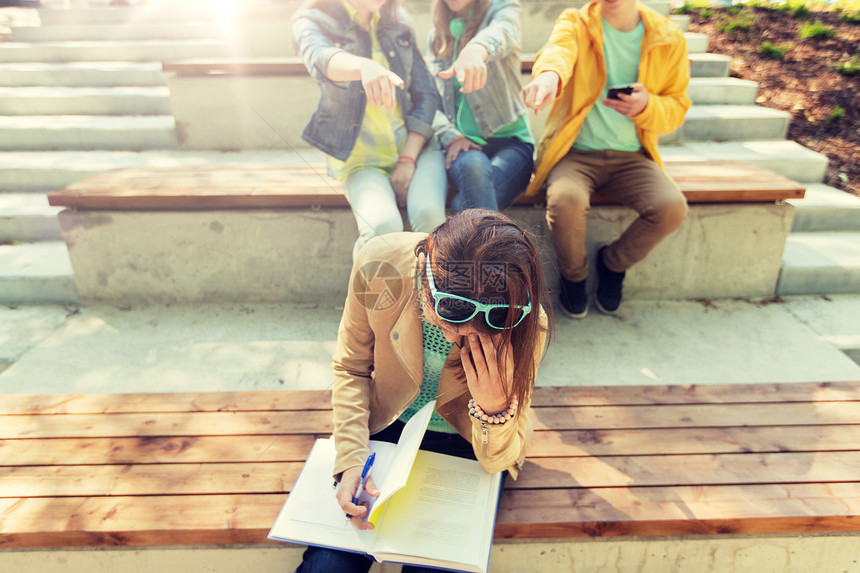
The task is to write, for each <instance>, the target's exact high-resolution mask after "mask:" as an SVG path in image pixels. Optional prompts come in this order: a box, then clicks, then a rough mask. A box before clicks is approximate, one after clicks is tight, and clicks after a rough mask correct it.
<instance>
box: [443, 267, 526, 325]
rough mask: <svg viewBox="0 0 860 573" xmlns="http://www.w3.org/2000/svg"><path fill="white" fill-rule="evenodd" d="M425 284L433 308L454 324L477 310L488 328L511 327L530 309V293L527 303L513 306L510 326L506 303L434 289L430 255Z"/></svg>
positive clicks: (508, 308)
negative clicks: (431, 298) (484, 301)
mask: <svg viewBox="0 0 860 573" xmlns="http://www.w3.org/2000/svg"><path fill="white" fill-rule="evenodd" d="M426 259H427V285H428V286H429V287H430V296H431V297H433V302H434V305H435V306H434V307H433V308H434V310H435V311H436V314H437V315H438V316H439V318H441V319H442V320H447V321H448V322H453V323H456V324H459V323H463V322H468V321H470V320H472V319H473V318H474V317H475V315H476V314H478V313H479V312H483V313H484V320H485V321H486V323H487V325H488V326H490V328H495V329H497V330H505V329H507V328H513V327H515V326H516V325H518V324H519V323H521V322H522V321H523V319H524V318H525V317H526V316H527V315H528V314H529V313H530V312H531V311H532V301H531V295H529V302H528V304H527V305H525V306H523V305H517V306H515V307H513V311H514V312H515V313H516V314H515V315H514V317H513V318H514V320H513V323H512V324H511V326H507V324H506V323H507V320H508V311H509V310H511V307H510V306H508V305H506V304H485V303H483V302H478V301H476V300H472V299H471V298H466V297H464V296H459V295H456V294H451V293H447V292H441V291H438V290H436V282H435V281H434V280H433V270H432V269H431V268H430V257H429V256H427V257H426Z"/></svg>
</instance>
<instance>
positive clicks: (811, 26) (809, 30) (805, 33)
mask: <svg viewBox="0 0 860 573" xmlns="http://www.w3.org/2000/svg"><path fill="white" fill-rule="evenodd" d="M835 35H836V28H831V27H830V26H825V25H824V24H822V23H821V20H816V21H815V22H814V23H809V22H807V23H806V24H804V25H803V26H801V27H800V33H799V36H798V37H799V38H800V39H801V40H807V39H817V38H832V37H833V36H835Z"/></svg>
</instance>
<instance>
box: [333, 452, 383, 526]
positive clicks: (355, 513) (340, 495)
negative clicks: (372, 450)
mask: <svg viewBox="0 0 860 573" xmlns="http://www.w3.org/2000/svg"><path fill="white" fill-rule="evenodd" d="M362 469H363V467H362V466H354V467H351V468H349V469H348V470H346V471H344V472H343V476H342V477H341V480H340V485H339V486H338V488H337V492H336V493H335V497H337V502H338V504H339V505H340V507H341V509H343V511H344V512H345V513H346V514H347V515H351V516H352V517H351V519H350V522H352V524H353V525H354V526H355V527H357V528H358V529H373V524H372V523H369V522H367V521H365V518H366V517H367V505H366V504H365V505H356V504H354V503H352V498H353V496H354V495H355V492H356V491H358V486H359V484H360V483H361V470H362ZM364 491H366V492H367V495H369V496H371V497H377V496H378V495H379V489H378V488H377V487H376V484H375V483H373V477H371V476H368V477H367V481H366V482H365V484H364Z"/></svg>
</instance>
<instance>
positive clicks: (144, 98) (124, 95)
mask: <svg viewBox="0 0 860 573" xmlns="http://www.w3.org/2000/svg"><path fill="white" fill-rule="evenodd" d="M0 115H171V111H170V90H168V89H167V86H158V87H70V88H69V87H44V86H37V87H5V88H4V87H0Z"/></svg>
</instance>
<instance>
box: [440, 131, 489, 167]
mask: <svg viewBox="0 0 860 573" xmlns="http://www.w3.org/2000/svg"><path fill="white" fill-rule="evenodd" d="M470 149H477V150H478V151H480V150H481V149H482V147H481V146H480V145H478V144H477V143H475V142H474V141H472V140H471V139H469V138H467V137H458V138H457V139H455V140H454V141H452V142H451V144H450V145H448V149H446V150H445V169H451V164H452V163H454V161H456V159H457V157H459V156H460V154H461V153H462V152H464V151H469V150H470Z"/></svg>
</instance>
